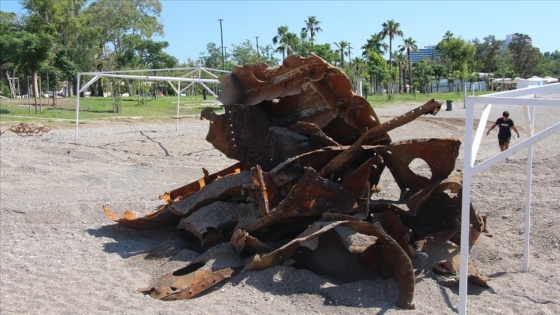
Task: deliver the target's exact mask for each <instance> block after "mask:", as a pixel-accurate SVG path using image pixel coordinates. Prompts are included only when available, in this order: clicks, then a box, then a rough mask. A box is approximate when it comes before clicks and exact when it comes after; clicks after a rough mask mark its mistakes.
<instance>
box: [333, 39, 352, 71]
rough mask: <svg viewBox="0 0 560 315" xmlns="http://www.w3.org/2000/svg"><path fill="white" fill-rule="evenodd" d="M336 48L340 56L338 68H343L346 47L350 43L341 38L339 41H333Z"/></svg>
mask: <svg viewBox="0 0 560 315" xmlns="http://www.w3.org/2000/svg"><path fill="white" fill-rule="evenodd" d="M334 44H335V45H336V47H338V49H337V50H336V51H337V53H338V54H339V56H340V59H339V61H340V68H344V56H347V55H348V52H347V51H346V48H348V46H349V45H350V44H349V43H348V42H347V41H345V40H341V41H340V42H337V43H334Z"/></svg>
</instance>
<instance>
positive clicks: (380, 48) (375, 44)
mask: <svg viewBox="0 0 560 315" xmlns="http://www.w3.org/2000/svg"><path fill="white" fill-rule="evenodd" d="M362 49H363V50H364V51H363V52H362V57H364V58H367V56H368V53H369V52H370V51H373V52H375V53H377V54H380V55H382V54H383V53H384V52H386V51H387V49H389V47H388V46H387V44H386V43H385V42H383V34H382V33H375V34H373V35H371V36H370V38H369V39H368V40H367V42H366V43H365V44H364V45H363V46H362Z"/></svg>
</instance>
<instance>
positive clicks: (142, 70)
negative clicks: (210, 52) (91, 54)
mask: <svg viewBox="0 0 560 315" xmlns="http://www.w3.org/2000/svg"><path fill="white" fill-rule="evenodd" d="M198 69H201V70H210V71H216V72H223V73H230V72H231V71H227V70H219V69H211V68H204V67H187V68H165V69H139V70H118V71H103V72H80V74H83V75H98V74H104V73H139V72H155V71H159V72H161V71H184V70H198Z"/></svg>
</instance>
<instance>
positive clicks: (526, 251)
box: [523, 106, 535, 272]
mask: <svg viewBox="0 0 560 315" xmlns="http://www.w3.org/2000/svg"><path fill="white" fill-rule="evenodd" d="M529 121H530V129H529V130H528V133H529V137H531V136H533V133H534V128H535V106H531V107H530V113H529ZM532 181H533V144H531V145H530V146H529V147H528V148H527V181H526V182H525V246H524V247H523V271H524V272H528V271H529V246H530V244H529V243H530V237H531V186H532V185H531V184H532Z"/></svg>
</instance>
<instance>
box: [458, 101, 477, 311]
mask: <svg viewBox="0 0 560 315" xmlns="http://www.w3.org/2000/svg"><path fill="white" fill-rule="evenodd" d="M466 105H467V98H465V106H466ZM466 108H467V117H466V121H465V126H466V130H465V141H464V143H465V154H464V161H463V170H464V174H463V200H462V201H463V203H462V209H461V265H460V270H459V272H460V273H459V314H461V315H465V314H467V276H468V270H469V269H468V261H469V226H470V208H471V207H470V205H471V177H472V175H471V170H472V167H473V158H472V146H473V122H474V119H473V116H474V106H466Z"/></svg>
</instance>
